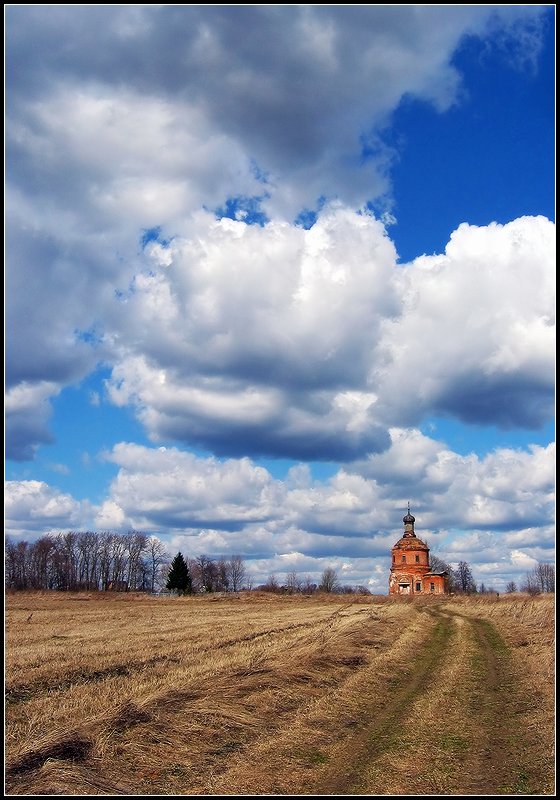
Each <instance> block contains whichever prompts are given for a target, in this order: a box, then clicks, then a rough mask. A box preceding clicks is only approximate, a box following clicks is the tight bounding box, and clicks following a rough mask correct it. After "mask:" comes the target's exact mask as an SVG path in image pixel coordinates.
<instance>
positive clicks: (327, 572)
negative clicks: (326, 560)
mask: <svg viewBox="0 0 560 800" xmlns="http://www.w3.org/2000/svg"><path fill="white" fill-rule="evenodd" d="M319 591H320V592H338V591H340V584H339V582H338V575H337V572H336V570H335V569H334V568H333V567H327V568H326V569H324V570H323V574H322V575H321V582H320V583H319Z"/></svg>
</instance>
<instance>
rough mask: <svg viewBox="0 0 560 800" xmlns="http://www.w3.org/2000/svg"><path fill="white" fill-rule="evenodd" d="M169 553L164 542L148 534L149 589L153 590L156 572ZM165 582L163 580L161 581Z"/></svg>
mask: <svg viewBox="0 0 560 800" xmlns="http://www.w3.org/2000/svg"><path fill="white" fill-rule="evenodd" d="M168 558H169V555H168V553H167V552H166V550H165V545H164V543H163V542H162V541H161V540H160V539H158V538H157V536H150V537H149V538H148V541H147V559H148V567H149V572H148V576H149V578H148V579H149V582H150V591H151V592H152V594H153V593H154V591H155V587H156V581H157V578H158V573H159V570H160V568H161V566H162V565H163V564H165V563H166V561H167V560H168ZM163 583H164V584H165V581H164V582H163Z"/></svg>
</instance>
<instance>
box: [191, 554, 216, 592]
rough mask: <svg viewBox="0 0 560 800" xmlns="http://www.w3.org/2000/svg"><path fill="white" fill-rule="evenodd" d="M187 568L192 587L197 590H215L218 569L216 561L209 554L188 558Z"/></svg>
mask: <svg viewBox="0 0 560 800" xmlns="http://www.w3.org/2000/svg"><path fill="white" fill-rule="evenodd" d="M188 566H189V570H190V573H191V576H192V584H193V589H194V590H196V591H198V592H214V591H216V585H217V579H218V569H217V566H216V562H215V561H213V559H211V558H210V557H209V556H206V555H201V556H197V558H195V559H194V560H191V559H189V564H188Z"/></svg>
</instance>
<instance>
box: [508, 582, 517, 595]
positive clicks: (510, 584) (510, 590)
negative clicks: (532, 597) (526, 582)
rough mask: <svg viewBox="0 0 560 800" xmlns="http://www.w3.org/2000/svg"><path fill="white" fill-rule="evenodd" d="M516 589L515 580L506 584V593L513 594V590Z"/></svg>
mask: <svg viewBox="0 0 560 800" xmlns="http://www.w3.org/2000/svg"><path fill="white" fill-rule="evenodd" d="M516 591H517V586H516V585H515V581H510V582H509V583H508V584H507V585H506V593H507V594H513V592H516Z"/></svg>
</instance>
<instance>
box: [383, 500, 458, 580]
mask: <svg viewBox="0 0 560 800" xmlns="http://www.w3.org/2000/svg"><path fill="white" fill-rule="evenodd" d="M403 522H404V533H403V535H402V536H401V538H400V539H399V541H398V542H397V543H396V544H395V546H394V547H393V548H392V550H391V573H390V575H389V594H401V595H416V594H449V575H448V573H447V572H432V571H431V570H430V548H429V547H428V545H427V544H426V543H425V542H423V541H422V540H421V539H419V538H418V537H417V536H416V534H415V532H414V523H415V522H416V519H415V517H413V516H412V514H411V513H410V503H409V505H408V512H407V514H406V516H404V517H403Z"/></svg>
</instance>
